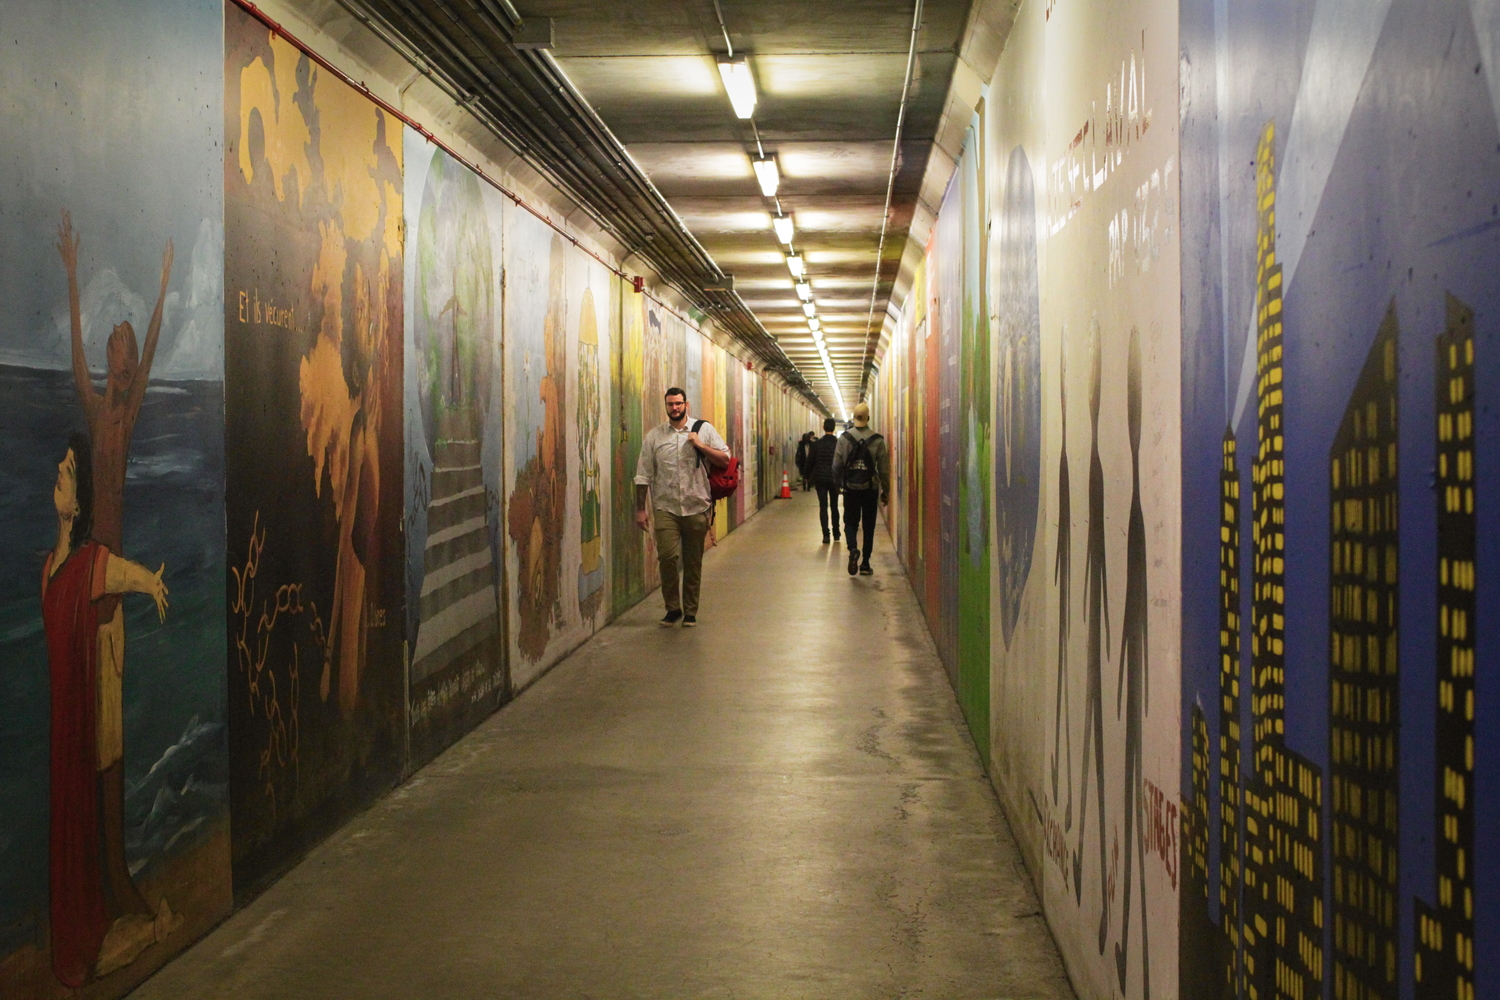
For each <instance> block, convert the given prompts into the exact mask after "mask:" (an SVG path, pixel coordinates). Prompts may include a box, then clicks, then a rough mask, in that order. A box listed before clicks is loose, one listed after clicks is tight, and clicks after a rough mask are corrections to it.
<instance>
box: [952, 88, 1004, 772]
mask: <svg viewBox="0 0 1500 1000" xmlns="http://www.w3.org/2000/svg"><path fill="white" fill-rule="evenodd" d="M983 139H984V114H983V111H982V109H981V112H980V113H978V114H976V115H975V120H974V123H973V125H972V126H971V127H970V129H969V133H968V143H967V147H968V148H967V149H966V151H965V155H964V156H963V157H962V158H961V159H960V161H959V166H958V173H957V181H958V183H957V184H956V185H955V189H954V194H955V195H956V196H957V197H959V198H961V199H962V204H963V208H962V211H961V214H960V215H959V218H960V219H961V220H962V221H961V231H960V235H959V238H960V239H961V240H962V242H963V250H962V258H961V259H962V262H963V263H962V271H961V277H960V285H959V288H958V289H957V293H958V303H957V308H958V324H959V325H958V345H957V346H958V357H959V360H960V364H959V372H958V395H957V400H958V410H957V413H956V418H957V419H956V424H957V431H958V438H959V440H958V452H957V457H958V468H957V479H958V490H957V498H956V499H957V501H958V503H957V508H956V511H955V515H956V516H955V521H956V525H955V526H956V528H957V543H958V545H957V549H958V550H957V553H956V561H957V564H958V576H957V584H958V589H957V593H956V594H955V595H954V596H955V601H956V605H957V608H958V635H957V653H958V674H959V694H960V699H961V703H962V704H963V706H964V712H965V715H966V716H967V717H968V719H969V729H970V731H971V732H972V733H973V734H974V742H975V743H976V744H977V745H978V747H979V753H980V756H981V757H983V758H985V759H988V758H989V734H990V568H991V567H990V531H991V528H990V499H991V492H990V491H991V476H990V472H991V466H992V464H993V461H994V460H993V458H992V457H991V449H992V448H993V442H992V440H991V437H990V393H991V388H992V385H993V382H994V376H993V372H992V370H991V365H990V354H991V351H990V339H991V336H992V334H991V329H990V325H989V318H990V316H989V313H990V311H989V306H988V295H987V294H986V293H987V291H988V288H987V282H988V280H989V267H988V261H987V259H986V258H987V257H988V251H989V241H988V234H987V232H986V230H987V229H988V228H989V221H988V220H989V209H988V207H987V203H986V199H985V194H986V193H987V188H988V185H987V184H986V183H985V181H986V178H985V177H984V172H985V169H986V166H987V164H986V159H985V151H984V144H983Z"/></svg>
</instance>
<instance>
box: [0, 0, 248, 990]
mask: <svg viewBox="0 0 1500 1000" xmlns="http://www.w3.org/2000/svg"><path fill="white" fill-rule="evenodd" d="M220 10H221V8H220V6H219V4H218V3H203V2H190V0H176V2H171V3H165V4H161V5H157V6H155V7H152V8H151V9H149V10H145V9H141V10H123V9H116V8H114V7H109V8H107V9H106V8H104V7H99V6H97V5H94V6H91V7H90V9H89V10H87V11H79V14H80V17H78V18H77V20H76V21H75V22H73V23H69V24H68V25H67V27H66V29H64V28H63V27H62V26H61V25H60V22H59V21H58V19H57V10H56V6H55V5H53V4H44V3H36V2H31V0H19V2H17V3H12V4H7V5H6V6H5V8H4V9H3V10H0V33H4V35H5V36H6V37H7V38H9V39H12V40H13V41H14V42H15V45H14V46H13V47H12V49H13V51H11V52H9V53H7V56H6V58H5V60H4V61H3V65H0V86H3V87H4V89H5V91H6V92H7V93H14V94H20V93H26V94H28V95H30V97H29V99H28V100H27V101H25V102H21V101H11V102H8V103H5V104H3V105H0V132H3V133H4V134H5V135H7V136H11V137H18V136H25V137H26V139H25V141H24V142H20V141H16V142H12V143H9V144H7V145H6V147H5V152H4V154H3V155H0V190H3V191H5V192H6V194H5V195H0V216H3V217H4V220H5V222H4V227H3V229H0V245H3V247H4V252H3V253H0V298H3V300H4V301H5V302H6V304H7V312H8V314H9V315H10V317H11V320H12V322H10V323H9V324H7V326H6V327H5V329H4V330H3V331H0V393H3V395H4V398H5V400H6V405H5V406H4V407H3V408H0V448H3V449H4V450H5V458H6V468H7V477H6V481H5V486H4V489H3V491H0V496H3V503H4V506H5V509H6V510H7V511H8V517H7V518H6V529H5V531H4V532H3V533H0V565H3V566H4V567H5V572H4V573H3V574H0V577H3V579H4V581H5V582H4V584H3V585H0V615H3V619H4V623H5V624H4V627H3V628H0V745H3V746H4V747H6V748H7V749H6V752H5V753H4V754H3V755H0V996H3V997H7V998H9V997H16V998H20V997H26V998H30V997H44V996H63V995H71V994H72V992H73V991H74V990H81V989H87V990H89V991H90V993H91V995H97V996H118V995H120V994H122V993H124V992H126V991H128V990H129V989H130V988H131V987H132V986H134V985H135V984H136V983H138V982H139V981H140V980H141V979H143V978H144V977H145V976H147V975H149V974H150V973H151V972H152V971H153V970H154V969H156V968H157V967H158V966H160V965H161V964H162V963H163V962H165V961H166V960H167V959H168V958H170V957H171V956H172V955H173V954H174V953H176V952H177V951H178V950H180V949H181V948H182V947H184V946H185V945H186V944H188V943H190V942H191V941H192V940H193V939H194V938H196V937H197V936H198V935H200V934H202V933H203V932H204V931H206V930H207V929H208V928H209V927H212V926H213V925H214V924H215V923H217V922H218V921H219V920H220V919H221V918H222V917H223V916H224V915H225V914H226V913H227V912H228V910H229V907H230V904H231V891H230V864H229V812H228V804H229V803H228V787H227V781H228V774H227V771H228V750H227V744H226V736H225V716H224V669H223V662H224V642H225V632H224V618H223V598H224V582H223V581H224V552H223V525H222V520H221V517H222V515H221V511H222V503H223V494H224V486H223V468H224V452H223V440H222V436H221V431H222V427H223V393H224V388H223V355H222V350H221V330H222V317H223V312H222V310H223V294H222V288H223V286H222V272H221V270H220V266H221V258H220V246H221V241H222V238H223V237H222V214H221V213H222V208H221V206H222V200H221V199H222V189H221V188H220V186H219V183H218V177H219V154H218V146H217V140H218V124H219V121H220V119H219V107H220V105H219V101H220V91H219V89H218V85H217V74H218V72H219V67H220V60H221V53H222V49H221V48H220V41H219V23H220V16H221V15H220ZM120 45H124V46H126V47H127V48H129V50H130V51H132V52H133V53H135V55H136V56H138V58H136V59H132V60H130V61H128V62H125V63H121V64H108V65H101V64H99V63H98V61H96V60H94V59H93V58H91V57H90V56H89V53H90V52H98V51H103V50H104V49H105V48H113V47H117V46H120ZM205 80H207V81H210V83H209V85H208V86H205ZM100 148H109V149H114V150H117V151H119V152H121V153H124V154H126V155H120V156H116V157H114V158H112V159H110V160H107V161H106V160H105V159H103V158H101V157H100V156H98V155H97V153H96V151H97V150H98V149H100ZM127 151H128V152H127ZM59 163H67V164H69V165H70V169H69V170H67V171H59V170H58V164H59Z"/></svg>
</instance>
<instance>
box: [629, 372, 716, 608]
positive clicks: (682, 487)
mask: <svg viewBox="0 0 1500 1000" xmlns="http://www.w3.org/2000/svg"><path fill="white" fill-rule="evenodd" d="M663 398H664V399H665V401H666V407H667V419H666V421H665V422H664V423H660V424H657V425H656V426H655V427H653V428H651V430H649V431H647V432H646V438H645V440H644V441H642V442H641V457H640V459H639V460H638V461H637V462H636V466H635V523H636V525H637V526H638V527H639V528H640V529H641V530H642V531H645V530H647V528H648V527H654V529H655V531H656V561H657V565H658V566H659V567H660V569H661V596H662V600H663V601H665V603H666V606H667V613H666V615H665V616H664V617H663V618H662V619H661V621H660V622H659V623H658V624H660V625H662V626H663V627H670V626H672V625H676V624H677V623H678V622H679V621H680V622H681V623H682V624H683V626H684V627H690V626H693V625H697V624H698V587H699V584H700V582H701V581H702V578H703V540H704V538H705V537H706V536H707V535H708V522H709V512H710V510H711V509H712V506H713V504H712V501H711V500H710V499H709V497H710V494H709V484H708V469H709V466H713V467H714V468H716V469H722V468H725V467H726V466H728V465H729V446H728V445H727V444H725V443H724V439H723V438H722V437H720V436H719V432H718V431H716V430H714V427H713V425H712V424H710V423H709V422H708V421H706V420H691V419H689V418H688V398H687V393H685V392H683V391H682V390H681V389H679V388H677V387H675V386H674V387H672V388H671V389H668V390H667V391H666V394H665V396H664V397H663ZM647 490H649V491H650V493H651V506H650V508H648V507H647V506H646V493H647Z"/></svg>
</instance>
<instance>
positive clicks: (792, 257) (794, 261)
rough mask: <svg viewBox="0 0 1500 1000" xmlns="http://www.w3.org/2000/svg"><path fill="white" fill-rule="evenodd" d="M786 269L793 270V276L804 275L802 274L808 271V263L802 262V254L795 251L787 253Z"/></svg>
mask: <svg viewBox="0 0 1500 1000" xmlns="http://www.w3.org/2000/svg"><path fill="white" fill-rule="evenodd" d="M786 269H787V270H788V271H791V272H792V277H794V278H800V277H802V275H803V274H804V273H806V265H804V264H803V263H802V255H801V254H794V253H789V254H787V255H786Z"/></svg>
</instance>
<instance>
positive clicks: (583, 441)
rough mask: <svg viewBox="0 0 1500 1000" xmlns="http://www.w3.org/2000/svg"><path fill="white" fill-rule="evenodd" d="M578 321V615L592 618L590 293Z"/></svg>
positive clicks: (595, 430)
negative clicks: (579, 522)
mask: <svg viewBox="0 0 1500 1000" xmlns="http://www.w3.org/2000/svg"><path fill="white" fill-rule="evenodd" d="M581 309H582V315H581V316H580V317H579V321H578V513H579V517H580V521H581V524H580V527H579V544H580V553H579V555H580V564H579V567H578V612H579V614H580V615H582V616H583V617H584V618H585V619H591V618H593V617H594V614H595V612H597V611H598V610H599V605H600V604H601V603H603V601H604V561H603V553H602V546H603V541H604V539H603V537H602V534H601V531H602V527H603V525H602V514H603V511H602V507H601V504H600V499H599V478H600V468H599V443H598V437H599V417H600V410H599V390H600V386H599V319H598V316H597V315H595V312H594V293H593V291H592V289H588V288H585V289H584V290H583V302H582V306H581Z"/></svg>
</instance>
